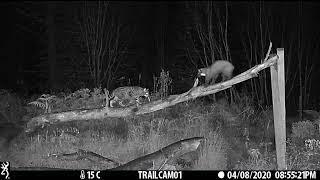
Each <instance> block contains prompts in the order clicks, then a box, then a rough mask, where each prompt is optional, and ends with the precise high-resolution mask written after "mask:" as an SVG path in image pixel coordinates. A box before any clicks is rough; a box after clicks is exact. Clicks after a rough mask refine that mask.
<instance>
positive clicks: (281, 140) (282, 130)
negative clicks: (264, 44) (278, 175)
mask: <svg viewBox="0 0 320 180" xmlns="http://www.w3.org/2000/svg"><path fill="white" fill-rule="evenodd" d="M277 55H278V57H279V58H278V61H277V64H275V65H273V66H270V73H271V86H272V102H273V117H274V118H273V119H274V132H275V140H276V150H277V164H278V169H279V170H285V169H287V164H286V120H285V117H286V104H285V77H284V74H285V71H284V49H283V48H278V49H277Z"/></svg>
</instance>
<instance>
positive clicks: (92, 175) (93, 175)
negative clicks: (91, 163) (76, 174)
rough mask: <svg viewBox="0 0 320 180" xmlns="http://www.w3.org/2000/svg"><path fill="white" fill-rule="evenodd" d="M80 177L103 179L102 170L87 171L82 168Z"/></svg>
mask: <svg viewBox="0 0 320 180" xmlns="http://www.w3.org/2000/svg"><path fill="white" fill-rule="evenodd" d="M80 179H101V177H100V171H97V172H95V171H87V172H85V171H84V170H81V174H80Z"/></svg>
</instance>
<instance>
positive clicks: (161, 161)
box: [11, 137, 204, 171]
mask: <svg viewBox="0 0 320 180" xmlns="http://www.w3.org/2000/svg"><path fill="white" fill-rule="evenodd" d="M202 140H204V138H203V137H193V138H189V139H184V140H181V141H177V142H175V143H172V144H170V145H168V146H166V147H164V148H161V149H160V150H158V151H156V152H153V153H150V154H147V155H145V156H142V157H139V158H137V159H134V160H132V161H130V162H128V163H126V164H123V165H120V166H118V167H116V168H112V169H110V170H148V169H153V170H160V169H162V167H163V166H165V165H168V164H171V163H172V162H173V161H174V160H175V159H176V158H178V157H180V156H182V155H183V154H186V153H188V152H192V151H195V150H196V149H197V148H198V147H199V145H200V143H201V141H202ZM58 156H59V157H60V158H62V159H63V160H72V161H73V160H81V159H83V158H88V159H91V160H93V161H95V162H101V161H103V162H105V163H110V162H112V163H118V162H116V161H114V160H111V159H109V158H106V157H103V156H101V155H99V154H96V153H94V152H90V151H85V150H78V152H75V153H71V154H61V155H58ZM11 170H16V171H43V170H46V171H61V170H76V169H61V168H50V167H12V168H11ZM87 170H89V169H87ZM101 170H104V169H101Z"/></svg>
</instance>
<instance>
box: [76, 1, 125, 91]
mask: <svg viewBox="0 0 320 180" xmlns="http://www.w3.org/2000/svg"><path fill="white" fill-rule="evenodd" d="M80 14H81V15H80V19H79V24H80V29H81V32H80V36H81V38H82V42H83V46H84V48H85V51H86V61H87V63H88V66H89V71H90V76H91V78H92V80H93V81H94V82H93V83H94V85H95V86H96V87H99V86H102V85H104V86H105V87H106V88H109V86H110V83H112V81H113V80H114V79H115V78H116V76H115V73H116V72H117V70H118V68H119V66H120V64H121V63H122V60H123V57H124V56H123V55H124V54H125V50H126V45H127V42H126V41H123V40H122V39H123V38H122V37H121V35H122V31H121V30H122V29H121V25H120V23H119V21H118V20H117V18H115V16H114V15H113V14H112V11H111V8H110V3H109V2H105V1H104V2H100V1H98V2H84V5H83V8H82V10H81V13H80Z"/></svg>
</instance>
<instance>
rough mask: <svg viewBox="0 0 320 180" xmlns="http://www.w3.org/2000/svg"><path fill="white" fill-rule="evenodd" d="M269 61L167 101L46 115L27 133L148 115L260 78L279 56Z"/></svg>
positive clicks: (39, 117) (29, 126) (30, 124)
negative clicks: (72, 123) (68, 124)
mask: <svg viewBox="0 0 320 180" xmlns="http://www.w3.org/2000/svg"><path fill="white" fill-rule="evenodd" d="M267 57H269V59H267V60H265V61H264V62H263V63H261V64H259V65H256V66H254V67H252V68H251V69H249V70H247V71H245V72H243V73H241V74H239V75H237V76H235V77H233V78H232V79H230V80H228V81H225V82H221V83H217V84H213V85H210V86H198V87H193V88H191V89H190V90H189V91H187V92H185V93H182V94H179V95H171V96H169V97H167V98H165V99H162V100H157V101H153V102H150V103H148V104H144V105H142V106H138V107H137V106H131V107H127V108H110V107H108V106H106V107H104V108H98V109H85V110H73V111H67V112H58V113H51V114H44V115H40V116H37V117H34V118H32V119H31V120H30V121H29V122H28V123H27V125H26V129H25V131H26V132H32V131H34V129H35V128H36V127H39V126H44V125H45V124H53V123H58V122H67V121H79V120H93V119H104V118H107V117H130V116H136V115H141V114H146V113H151V112H155V111H158V110H161V109H164V108H167V107H170V106H173V105H175V104H177V103H181V102H185V101H188V100H192V99H195V98H197V97H201V96H206V95H209V94H214V93H217V92H219V91H222V90H225V89H228V88H230V87H231V86H232V85H234V84H238V83H240V82H243V81H246V80H248V79H251V78H253V77H257V76H258V72H259V71H261V70H263V69H265V68H268V67H270V66H272V65H273V64H275V63H276V62H277V59H278V56H277V55H276V54H273V55H270V56H267Z"/></svg>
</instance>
